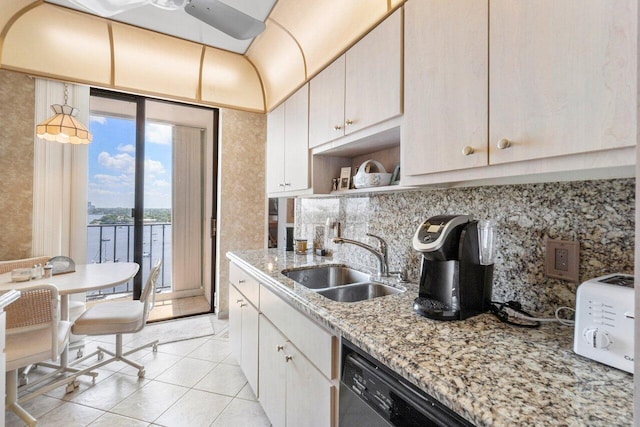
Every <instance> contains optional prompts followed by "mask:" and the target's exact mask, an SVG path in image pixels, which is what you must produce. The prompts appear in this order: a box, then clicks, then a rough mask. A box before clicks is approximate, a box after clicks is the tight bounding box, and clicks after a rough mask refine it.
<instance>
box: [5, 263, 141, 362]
mask: <svg viewBox="0 0 640 427" xmlns="http://www.w3.org/2000/svg"><path fill="white" fill-rule="evenodd" d="M139 269H140V266H139V265H138V264H137V263H135V262H106V263H102V264H80V265H76V271H73V272H70V273H63V274H56V275H55V276H52V277H48V278H41V279H35V280H28V281H26V282H12V281H11V273H3V274H0V292H4V291H9V290H12V289H15V290H18V291H19V290H21V289H25V288H30V287H32V286H36V285H39V284H44V283H50V284H53V285H55V287H56V288H58V294H59V295H60V318H61V319H62V320H69V296H70V295H71V294H77V293H81V292H90V291H97V290H100V289H106V288H111V287H114V286H118V285H121V284H122V283H126V282H128V281H129V280H131V279H132V278H133V277H134V276H135V275H136V273H138V270H139ZM68 354H69V351H68V346H67V348H66V349H65V350H64V351H63V352H62V355H61V356H60V367H59V368H60V369H61V370H64V371H71V372H77V371H78V370H77V369H72V368H69V366H68V357H69V356H68Z"/></svg>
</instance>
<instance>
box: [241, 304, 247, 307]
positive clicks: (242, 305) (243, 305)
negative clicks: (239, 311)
mask: <svg viewBox="0 0 640 427" xmlns="http://www.w3.org/2000/svg"><path fill="white" fill-rule="evenodd" d="M247 305H248V304H240V307H246V306H247Z"/></svg>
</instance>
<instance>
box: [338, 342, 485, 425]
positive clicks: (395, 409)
mask: <svg viewBox="0 0 640 427" xmlns="http://www.w3.org/2000/svg"><path fill="white" fill-rule="evenodd" d="M339 426H340V427H362V426H367V427H377V426H381V427H383V426H402V427H414V426H415V427H431V426H437V427H445V426H446V427H450V426H465V427H467V426H473V424H471V423H469V422H468V421H466V420H465V419H464V418H462V417H460V416H459V415H458V414H456V413H455V412H453V411H452V410H450V409H449V408H447V407H446V406H444V405H443V404H442V403H440V402H438V401H437V400H436V399H434V398H433V397H431V396H429V395H428V394H426V393H424V392H423V391H421V390H420V389H418V388H417V387H415V386H414V385H413V384H410V383H409V382H408V381H406V380H405V379H404V378H402V377H400V376H399V375H398V374H396V373H395V372H393V371H391V370H390V369H389V368H387V367H386V366H384V365H382V364H381V363H380V362H378V361H377V360H376V359H374V358H373V357H371V356H370V355H369V354H367V353H365V352H363V351H362V350H361V349H359V348H358V347H356V346H355V345H354V344H352V343H350V342H349V341H347V340H345V339H343V340H342V375H341V376H340V407H339Z"/></svg>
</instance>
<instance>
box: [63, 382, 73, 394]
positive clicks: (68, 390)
mask: <svg viewBox="0 0 640 427" xmlns="http://www.w3.org/2000/svg"><path fill="white" fill-rule="evenodd" d="M75 389H76V385H75V381H73V382H70V383H69V384H67V387H66V388H65V393H67V394H68V393H73V392H74V391H75Z"/></svg>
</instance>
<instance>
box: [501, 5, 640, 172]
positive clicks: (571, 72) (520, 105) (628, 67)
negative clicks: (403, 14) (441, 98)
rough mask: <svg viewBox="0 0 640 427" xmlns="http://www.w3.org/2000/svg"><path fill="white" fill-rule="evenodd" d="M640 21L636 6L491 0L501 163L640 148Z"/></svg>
mask: <svg viewBox="0 0 640 427" xmlns="http://www.w3.org/2000/svg"><path fill="white" fill-rule="evenodd" d="M637 16H638V13H637V2H636V1H634V0H616V1H610V0H594V1H588V2H585V1H582V0H562V1H558V0H539V1H513V0H492V1H491V8H490V22H491V27H490V34H489V40H490V49H489V52H490V64H491V71H490V73H489V75H490V82H489V88H490V93H489V99H490V107H489V120H490V122H489V135H490V136H489V142H490V143H489V147H490V162H491V163H492V164H499V163H505V162H514V161H519V160H529V159H537V158H544V157H551V156H561V155H566V154H574V153H584V152H589V151H598V150H605V149H611V148H620V147H627V146H633V145H635V143H636V125H635V123H636V114H637V111H636V98H637V82H636V79H637V63H636V61H635V59H634V58H636V56H637V51H636V48H637V39H636V34H637Z"/></svg>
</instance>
